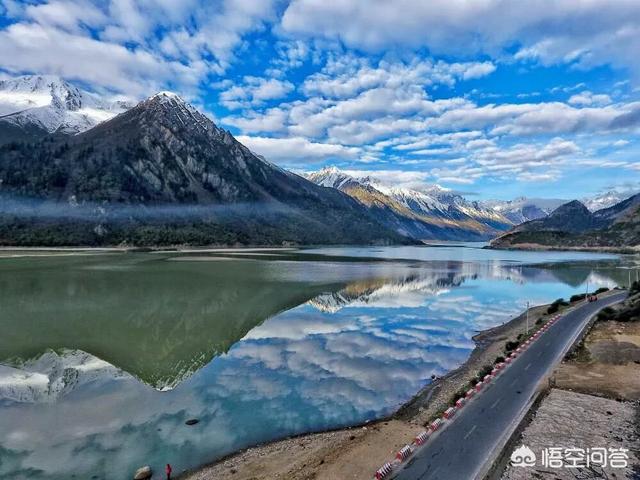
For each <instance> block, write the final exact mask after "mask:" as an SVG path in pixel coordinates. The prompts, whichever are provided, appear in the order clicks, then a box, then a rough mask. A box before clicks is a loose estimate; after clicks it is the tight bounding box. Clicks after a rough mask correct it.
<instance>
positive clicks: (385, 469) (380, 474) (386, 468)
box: [376, 462, 392, 480]
mask: <svg viewBox="0 0 640 480" xmlns="http://www.w3.org/2000/svg"><path fill="white" fill-rule="evenodd" d="M391 470H392V467H391V464H390V463H389V462H387V463H385V464H384V465H383V466H381V467H380V468H379V469H378V471H376V479H377V480H381V479H382V478H384V477H386V476H387V475H389V474H390V473H391Z"/></svg>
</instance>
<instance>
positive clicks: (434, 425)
mask: <svg viewBox="0 0 640 480" xmlns="http://www.w3.org/2000/svg"><path fill="white" fill-rule="evenodd" d="M442 423H443V422H442V419H441V418H436V419H435V420H434V421H433V422H431V425H429V429H431V431H432V432H435V431H436V430H438V429H439V428H440V427H441V426H442Z"/></svg>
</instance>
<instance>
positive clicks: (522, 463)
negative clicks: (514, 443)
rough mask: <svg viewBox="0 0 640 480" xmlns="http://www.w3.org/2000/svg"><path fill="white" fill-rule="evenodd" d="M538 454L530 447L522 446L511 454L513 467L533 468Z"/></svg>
mask: <svg viewBox="0 0 640 480" xmlns="http://www.w3.org/2000/svg"><path fill="white" fill-rule="evenodd" d="M535 464H536V454H535V453H533V450H531V449H530V448H529V447H527V446H525V445H522V446H521V447H519V448H517V449H516V450H515V451H514V452H513V453H512V454H511V465H513V466H514V467H533V466H534V465H535Z"/></svg>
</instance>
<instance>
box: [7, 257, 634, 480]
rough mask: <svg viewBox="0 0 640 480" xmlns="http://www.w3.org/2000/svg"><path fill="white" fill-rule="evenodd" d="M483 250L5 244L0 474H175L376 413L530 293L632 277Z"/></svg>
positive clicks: (460, 352) (461, 356) (535, 299)
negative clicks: (168, 467)
mask: <svg viewBox="0 0 640 480" xmlns="http://www.w3.org/2000/svg"><path fill="white" fill-rule="evenodd" d="M480 246H481V245H478V244H456V245H452V244H447V245H435V246H428V247H384V248H380V247H376V248H374V247H364V248H356V247H351V248H314V249H303V250H295V249H290V250H255V251H200V250H193V251H187V252H179V253H178V252H154V253H96V254H91V252H86V253H85V254H74V255H71V254H61V253H59V254H56V255H46V254H44V253H43V252H40V253H38V254H34V253H33V252H28V253H26V254H20V253H17V252H15V253H12V252H9V251H4V252H0V329H1V332H2V335H1V336H0V432H2V434H1V435H0V478H11V479H27V478H28V479H69V478H78V479H85V478H95V479H123V478H132V476H133V472H134V471H135V469H136V468H138V467H139V466H142V465H145V464H149V465H151V466H152V467H154V470H160V469H162V467H163V465H164V464H165V463H171V464H172V465H173V467H174V471H175V472H179V471H181V470H183V469H186V468H193V467H196V466H198V465H201V464H203V463H206V462H211V461H213V460H215V459H216V458H219V457H221V456H224V455H227V454H229V453H232V452H234V451H236V450H238V449H241V448H244V447H247V446H249V445H254V444H257V443H260V442H264V441H268V440H274V439H278V438H282V437H286V436H289V435H294V434H299V433H303V432H309V431H319V430H325V429H329V428H336V427H340V426H346V425H350V424H355V423H360V422H364V421H367V420H371V419H375V418H379V417H381V416H384V415H387V414H389V413H392V412H393V411H394V410H395V409H396V408H397V407H398V406H400V405H401V404H402V403H403V402H405V401H407V400H408V399H409V398H411V397H412V395H413V394H414V393H416V392H417V391H418V390H419V389H420V388H421V387H423V386H424V385H426V384H427V383H429V381H430V378H431V375H434V374H435V375H442V374H445V373H446V372H448V371H450V370H451V369H454V368H456V367H457V366H459V365H460V364H461V363H463V362H464V361H465V360H466V359H467V358H468V356H469V355H470V353H471V351H472V350H473V348H474V343H473V341H472V337H473V335H474V334H475V333H477V332H478V331H479V330H483V329H486V328H489V327H492V326H495V325H499V324H501V323H503V322H505V321H507V320H509V319H510V318H511V317H513V316H514V315H515V314H517V313H518V312H520V311H522V310H523V308H524V305H525V304H526V302H527V301H529V302H531V303H532V304H540V303H547V302H550V301H552V300H554V299H556V298H559V297H564V298H568V297H569V296H570V295H572V294H574V293H579V292H584V290H585V288H586V285H587V282H588V285H589V288H590V289H595V288H597V287H602V286H606V287H613V286H615V285H617V284H622V285H626V284H627V278H628V276H629V270H628V269H626V268H627V267H629V262H630V260H629V259H628V258H624V257H622V258H618V257H615V256H611V255H600V254H590V253H576V252H571V253H570V252H515V251H495V250H486V249H482V248H479V247H480ZM635 274H636V273H634V275H635ZM188 419H197V420H198V423H197V424H196V425H192V426H188V425H186V424H185V422H186V421H187V420H188Z"/></svg>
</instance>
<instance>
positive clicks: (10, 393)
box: [0, 350, 131, 403]
mask: <svg viewBox="0 0 640 480" xmlns="http://www.w3.org/2000/svg"><path fill="white" fill-rule="evenodd" d="M119 378H131V377H130V375H128V374H127V373H124V372H122V371H121V370H118V369H117V368H116V367H114V366H113V365H111V364H109V363H107V362H105V361H103V360H100V359H99V358H97V357H94V356H93V355H90V354H88V353H86V352H83V351H80V350H63V351H61V352H59V353H56V352H54V351H52V350H49V351H47V352H45V353H44V354H42V355H41V356H39V357H38V358H35V359H32V360H28V361H26V362H24V363H19V364H16V365H13V366H9V365H2V364H0V400H10V401H13V402H19V403H46V402H53V401H55V400H56V399H58V398H60V397H62V396H64V395H66V394H68V393H70V392H71V391H73V390H75V389H76V388H77V387H78V386H79V385H83V384H87V383H91V382H95V381H99V380H102V381H105V380H114V379H119Z"/></svg>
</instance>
